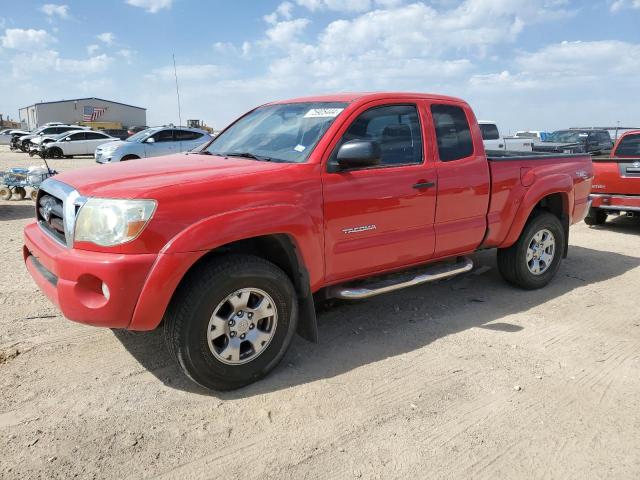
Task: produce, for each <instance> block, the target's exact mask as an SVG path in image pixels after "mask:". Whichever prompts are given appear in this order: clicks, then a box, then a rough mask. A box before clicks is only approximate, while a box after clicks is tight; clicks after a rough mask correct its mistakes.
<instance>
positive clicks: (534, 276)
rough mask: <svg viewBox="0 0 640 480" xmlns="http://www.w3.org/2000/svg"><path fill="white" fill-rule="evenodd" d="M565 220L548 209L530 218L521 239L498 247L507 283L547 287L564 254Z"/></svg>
mask: <svg viewBox="0 0 640 480" xmlns="http://www.w3.org/2000/svg"><path fill="white" fill-rule="evenodd" d="M564 245H565V233H564V228H563V227H562V223H560V220H559V219H558V217H556V216H555V215H553V214H551V213H549V212H544V211H543V212H537V213H534V214H533V216H532V217H531V218H530V219H529V221H528V222H527V224H526V225H525V228H524V230H523V231H522V233H521V234H520V238H518V241H517V242H516V243H515V244H513V245H512V246H511V247H509V248H502V249H499V250H498V270H499V271H500V273H501V274H502V276H503V278H504V279H505V280H507V282H509V283H511V284H513V285H517V286H519V287H521V288H524V289H527V290H533V289H536V288H541V287H544V286H545V285H546V284H547V283H549V282H550V281H551V279H552V278H553V277H554V276H555V274H556V272H557V271H558V268H559V267H560V262H561V260H562V256H563V255H564Z"/></svg>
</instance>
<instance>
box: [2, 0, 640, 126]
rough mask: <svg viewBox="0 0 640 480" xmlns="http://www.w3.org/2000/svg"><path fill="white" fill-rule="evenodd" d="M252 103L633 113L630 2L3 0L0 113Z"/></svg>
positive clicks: (582, 117) (551, 120) (212, 118)
mask: <svg viewBox="0 0 640 480" xmlns="http://www.w3.org/2000/svg"><path fill="white" fill-rule="evenodd" d="M172 53H175V55H176V61H177V64H178V76H179V80H180V92H181V99H182V112H183V115H182V117H183V120H184V119H186V118H197V119H202V120H204V121H205V122H206V123H208V124H209V125H212V126H214V127H216V128H220V127H222V126H224V124H226V123H227V122H229V121H230V120H232V119H233V118H235V117H236V116H237V115H239V114H241V113H242V112H244V111H246V110H247V109H249V108H251V107H252V106H254V105H255V104H259V103H262V102H266V101H269V100H274V99H282V98H287V97H295V96H301V95H308V94H315V93H327V92H341V91H373V90H403V91H404V90H410V91H420V92H435V93H446V94H450V95H455V96H459V97H462V98H464V99H465V100H467V101H469V102H470V103H471V105H472V106H473V107H474V109H475V110H476V113H477V115H478V117H480V118H482V119H492V120H496V121H498V122H499V123H500V125H501V126H502V128H503V130H505V132H508V131H509V130H511V131H513V130H516V129H537V130H544V129H547V130H548V129H555V128H562V127H568V126H574V125H594V124H598V125H602V124H605V123H606V124H612V125H615V122H617V121H620V122H621V123H622V124H631V125H632V126H638V125H640V98H639V97H640V95H639V94H640V0H591V1H586V0H583V1H577V0H539V1H535V0H466V1H465V0H432V1H423V2H415V1H403V0H351V1H343V0H288V1H273V2H272V1H260V2H257V1H247V0H236V1H233V2H214V1H189V0H111V1H106V0H105V1H100V2H96V1H70V0H67V1H62V2H57V3H53V2H51V3H49V2H48V1H30V0H21V1H20V2H16V1H11V2H10V1H7V0H0V92H2V93H0V112H1V113H4V114H5V116H6V115H7V114H8V115H10V116H12V117H17V111H18V108H19V107H22V106H26V105H29V104H32V103H34V102H37V101H41V100H43V101H51V100H58V99H63V98H76V97H84V96H96V97H103V98H108V99H113V100H116V101H121V102H125V103H131V104H134V105H139V106H143V107H146V108H148V123H149V124H160V123H168V122H174V123H177V108H176V99H175V84H174V83H173V82H174V79H173V66H172V58H171V55H172Z"/></svg>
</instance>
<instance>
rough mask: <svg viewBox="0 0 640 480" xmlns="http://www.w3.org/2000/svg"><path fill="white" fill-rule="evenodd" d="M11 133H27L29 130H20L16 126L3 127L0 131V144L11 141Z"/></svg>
mask: <svg viewBox="0 0 640 480" xmlns="http://www.w3.org/2000/svg"><path fill="white" fill-rule="evenodd" d="M13 134H16V135H19V134H22V135H29V132H27V131H25V130H20V129H18V128H5V129H4V130H2V131H0V145H9V143H10V142H11V136H12V135H13Z"/></svg>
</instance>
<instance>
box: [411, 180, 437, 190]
mask: <svg viewBox="0 0 640 480" xmlns="http://www.w3.org/2000/svg"><path fill="white" fill-rule="evenodd" d="M435 186H436V183H435V182H418V183H416V184H415V185H414V186H413V188H417V189H418V190H420V189H422V188H431V187H435Z"/></svg>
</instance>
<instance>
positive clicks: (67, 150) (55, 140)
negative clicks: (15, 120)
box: [0, 123, 211, 163]
mask: <svg viewBox="0 0 640 480" xmlns="http://www.w3.org/2000/svg"><path fill="white" fill-rule="evenodd" d="M123 132H124V134H122V133H123ZM116 133H117V134H118V135H117V136H115V135H110V134H109V132H108V131H95V130H92V129H91V128H89V127H85V126H80V125H66V124H61V123H48V124H46V125H43V126H41V127H39V128H37V129H36V130H34V131H32V132H25V131H24V130H7V131H3V132H0V138H1V139H2V141H3V143H5V144H9V145H10V146H11V149H12V150H19V151H23V152H28V153H29V154H30V155H31V156H33V155H40V156H41V157H42V158H71V157H73V156H75V155H93V156H94V158H95V160H96V161H97V162H98V163H111V162H120V161H125V160H133V159H136V158H146V157H158V156H162V155H169V154H172V153H180V152H187V151H189V150H192V149H194V148H196V147H198V146H200V145H202V144H204V143H206V142H208V141H209V140H211V136H210V135H209V133H208V132H207V131H206V130H201V129H198V128H187V127H175V126H173V125H170V126H163V127H152V128H147V127H131V128H130V129H128V130H122V131H116Z"/></svg>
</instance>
